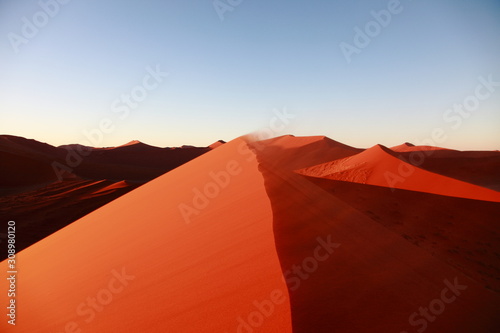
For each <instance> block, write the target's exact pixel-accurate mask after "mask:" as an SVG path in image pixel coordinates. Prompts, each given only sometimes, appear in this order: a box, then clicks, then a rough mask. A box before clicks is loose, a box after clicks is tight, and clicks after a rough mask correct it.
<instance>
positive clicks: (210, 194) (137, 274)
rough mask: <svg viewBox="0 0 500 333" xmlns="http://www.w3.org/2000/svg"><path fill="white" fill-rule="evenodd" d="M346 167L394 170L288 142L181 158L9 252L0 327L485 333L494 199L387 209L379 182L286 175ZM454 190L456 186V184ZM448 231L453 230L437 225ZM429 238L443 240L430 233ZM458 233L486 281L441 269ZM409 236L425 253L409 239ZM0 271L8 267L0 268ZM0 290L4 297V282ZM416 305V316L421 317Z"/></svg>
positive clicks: (492, 314) (330, 148) (377, 157)
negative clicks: (11, 309)
mask: <svg viewBox="0 0 500 333" xmlns="http://www.w3.org/2000/svg"><path fill="white" fill-rule="evenodd" d="M357 152H358V154H356V153H357ZM297 153H300V154H298V155H295V158H294V154H297ZM346 156H352V157H351V161H354V163H353V164H352V166H353V167H354V168H358V170H360V171H361V170H363V169H360V165H361V166H363V165H364V166H365V168H366V167H368V171H370V172H369V174H368V175H367V176H366V178H367V179H374V180H377V179H378V178H377V177H374V178H370V176H371V175H372V174H375V173H376V172H379V173H380V170H379V169H377V166H376V164H377V163H380V164H382V165H383V166H385V167H388V168H391V167H393V164H394V163H400V162H401V161H400V160H398V159H397V158H396V157H394V156H393V155H391V154H390V153H389V152H387V151H386V150H385V149H383V148H382V147H378V146H376V147H374V148H371V149H369V150H366V151H364V152H362V153H359V150H356V149H355V148H351V147H348V146H345V145H342V144H340V143H337V142H335V141H333V140H329V139H327V138H324V137H313V138H296V137H291V136H286V137H281V138H278V139H275V140H268V141H265V142H246V141H245V140H243V139H236V140H233V141H231V142H229V143H227V144H224V145H222V146H220V147H218V148H217V149H214V150H212V151H210V152H208V153H206V154H204V155H202V156H200V157H198V158H196V159H193V160H191V161H190V162H188V163H186V164H184V165H183V166H181V167H179V168H176V169H174V170H172V171H170V172H168V173H166V174H164V175H162V176H160V177H158V178H156V179H154V180H153V181H151V182H149V183H147V184H145V185H143V186H141V187H139V188H137V189H135V190H134V191H131V192H129V193H127V194H126V195H123V196H122V197H120V198H118V199H117V200H114V201H112V202H110V203H109V204H107V205H105V206H103V207H101V208H99V209H97V210H95V211H93V212H92V213H90V214H88V215H86V216H84V217H83V218H81V219H79V220H78V221H76V222H74V223H72V224H70V225H69V226H67V227H65V228H63V229H61V230H59V231H58V232H56V233H54V234H52V235H51V236H49V237H47V238H45V239H43V240H42V241H40V242H38V243H36V244H34V245H32V246H30V247H29V248H27V249H25V250H24V251H22V252H21V253H19V254H18V256H17V260H18V263H19V265H20V268H19V270H20V272H21V267H22V284H21V283H20V284H19V294H18V297H17V301H16V302H17V304H18V305H19V306H18V308H17V323H16V327H15V328H13V327H11V326H9V325H8V324H7V323H6V321H0V331H8V332H11V331H12V332H65V331H66V332H71V331H77V330H79V329H81V330H82V332H103V333H104V332H228V333H229V332H237V333H244V332H245V333H253V332H279V333H291V332H294V333H297V332H298V333H310V332H318V333H323V332H325V333H326V332H328V333H331V332H341V333H345V332H347V333H363V332H370V333H372V332H374V333H387V332H395V333H402V332H408V333H410V332H416V331H417V329H418V330H420V331H424V330H425V331H426V332H431V333H443V332H454V333H470V332H474V333H476V332H478V333H482V332H484V333H486V332H488V333H489V332H496V331H498V330H499V329H500V324H499V322H498V309H499V308H500V297H499V294H498V292H495V291H493V290H496V286H497V285H495V286H493V288H491V286H489V285H488V282H489V281H493V280H494V279H495V276H493V277H489V279H490V280H487V279H488V274H495V273H494V272H498V268H499V267H498V258H497V259H495V256H498V253H500V249H499V246H498V244H499V242H495V243H491V242H490V241H491V240H495V239H497V238H498V235H499V234H500V229H499V227H498V226H497V225H496V224H494V223H492V220H491V218H492V216H494V214H495V209H498V207H499V204H498V203H497V202H491V201H488V202H486V201H478V200H468V199H461V198H456V197H452V196H438V195H434V194H429V193H423V192H417V191H415V189H413V190H411V191H404V194H401V196H404V202H399V201H397V200H398V198H399V196H397V197H396V198H394V197H392V195H393V193H397V194H398V195H399V194H400V192H401V191H403V190H396V192H392V191H391V190H390V189H389V188H387V187H377V189H382V191H373V192H372V191H371V190H370V189H367V190H366V192H365V190H359V188H357V189H356V188H354V189H352V188H351V189H349V188H346V187H344V189H345V191H346V193H348V194H347V195H346V197H345V198H342V199H341V197H342V192H341V193H337V192H336V191H337V190H340V189H341V188H340V187H337V186H336V185H335V184H333V182H336V184H337V183H346V182H339V181H335V180H329V179H323V178H311V177H307V176H303V175H300V174H297V173H296V172H294V171H293V169H294V168H296V167H297V166H299V167H308V166H313V165H317V164H318V163H324V162H326V161H331V160H332V159H339V158H340V161H345V160H346V158H345V157H346ZM325 159H328V160H326V161H325ZM347 159H349V158H347ZM286 163H290V164H291V166H290V165H287V164H286ZM363 163H364V164H363ZM346 165H347V163H345V164H344V166H346ZM292 166H293V167H292ZM340 167H341V166H340V165H335V164H332V163H328V168H327V167H326V166H322V167H321V168H318V167H312V168H309V169H307V170H309V171H311V170H312V171H315V172H317V173H320V171H321V172H323V171H327V170H334V171H337V172H338V170H339V168H340ZM415 174H416V175H417V176H418V177H417V178H418V179H420V180H421V181H436V182H443V184H451V185H452V186H455V185H456V183H454V182H458V181H456V180H453V179H450V178H446V177H444V176H441V175H437V174H432V173H430V172H428V171H425V170H419V171H415ZM354 178H355V177H354ZM443 178H444V179H445V180H443ZM355 179H356V178H355ZM450 182H451V183H450ZM417 183H418V182H415V183H411V182H410V184H411V185H412V187H417ZM458 183H459V184H460V186H459V185H456V189H457V190H458V191H460V190H462V189H463V188H462V187H461V186H465V185H462V182H458ZM350 184H351V185H353V186H364V187H369V185H364V184H357V183H350ZM95 185H97V184H87V187H92V186H95ZM110 185H111V184H110ZM466 185H467V186H469V185H470V184H466ZM470 186H472V185H470ZM80 188H86V187H82V186H80ZM371 188H375V186H372V187H371ZM470 188H473V189H476V187H474V186H472V187H469V189H470ZM358 190H359V191H358ZM441 190H443V189H441ZM360 191H361V192H360ZM401 193H402V192H401ZM478 193H479V194H478ZM478 193H476V194H477V195H484V196H487V195H486V194H485V193H489V192H480V191H479V190H478ZM379 196H381V197H380V198H379ZM422 196H427V198H431V197H432V196H434V197H437V198H442V200H441V199H437V200H441V201H436V202H438V204H439V202H441V203H445V206H444V207H445V208H446V210H448V212H449V210H450V209H452V206H453V205H455V204H461V205H462V207H461V209H463V210H464V211H468V212H469V209H480V208H484V209H486V210H487V211H485V212H482V213H481V214H483V215H481V214H480V215H478V217H479V218H480V217H487V218H489V219H490V220H488V221H476V220H473V221H467V220H466V219H464V218H461V219H458V220H455V219H453V218H452V217H449V218H448V219H447V220H445V221H437V220H436V219H437V218H439V215H437V216H434V212H433V211H432V210H429V213H428V214H426V215H425V216H426V218H428V219H429V220H427V221H424V222H423V223H422V222H420V221H419V219H418V218H416V217H414V216H413V215H412V213H411V212H409V210H411V209H419V206H415V203H411V202H410V203H408V202H406V201H412V200H417V199H418V198H421V199H418V200H420V202H422V201H424V202H425V203H426V204H427V205H432V201H430V202H429V200H430V199H429V200H428V199H427V198H423V197H422ZM422 198H423V199H422ZM363 202H365V204H364V205H363ZM471 202H472V204H471ZM474 202H477V203H474ZM396 204H399V205H405V206H404V207H400V209H401V210H403V209H404V210H405V211H404V212H403V211H401V212H400V214H406V216H405V218H404V219H402V220H401V222H402V223H404V225H403V226H400V225H398V224H397V222H398V221H400V219H399V218H398V217H397V216H393V215H392V214H391V210H389V209H388V208H387V205H391V206H393V210H395V211H396V212H397V211H399V209H398V208H397V205H396ZM428 207H429V206H428ZM486 207H488V208H486ZM429 209H430V208H429ZM435 209H439V207H437V208H435ZM369 211H370V212H371V213H369ZM460 212H461V211H458V213H460ZM396 215H397V214H396ZM468 216H470V217H474V214H473V212H469V215H468ZM376 217H378V218H376ZM455 221H457V222H458V223H460V225H451V226H450V225H447V223H453V222H455ZM465 223H472V224H474V223H475V224H477V225H476V226H464V225H463V224H465ZM436 230H437V232H438V235H434V232H435V231H436ZM441 231H443V232H444V236H449V237H448V239H444V238H439V237H438V236H439V235H440V234H439V232H441ZM447 232H449V233H456V235H455V234H453V235H448V234H446V233H447ZM469 232H471V233H472V232H474V233H475V234H473V235H472V238H471V239H473V240H474V241H481V240H483V239H485V241H487V242H490V245H487V244H484V246H486V247H487V248H486V249H483V248H481V247H479V248H477V247H475V246H474V245H468V246H465V247H463V248H462V247H460V248H459V249H458V250H459V251H463V250H476V249H481V250H483V252H481V253H478V254H474V256H475V257H474V259H480V260H482V263H483V264H484V265H490V266H491V265H492V267H489V268H488V269H487V271H486V274H482V273H481V272H477V269H478V267H479V266H480V263H478V262H474V263H471V262H468V261H467V260H462V261H460V260H459V261H455V262H449V261H448V259H453V255H454V254H453V253H448V252H447V249H449V248H450V246H455V245H456V244H459V241H460V240H461V239H462V238H464V237H467V234H468V233H469ZM420 234H421V235H424V236H425V237H426V238H422V239H423V240H425V241H427V240H428V242H429V244H427V243H426V242H424V241H422V242H424V243H425V244H422V243H417V242H415V239H414V238H413V237H415V236H416V237H418V235H420ZM488 234H489V236H487V235H488ZM405 235H407V236H410V237H409V238H408V237H405ZM433 235H434V236H433ZM434 243H435V244H434ZM432 245H435V248H433V247H432ZM433 249H434V250H435V251H436V253H433ZM484 250H486V252H484ZM447 253H448V254H447ZM459 253H460V252H459ZM461 265H463V266H465V267H461ZM494 266H496V267H494ZM0 269H2V270H4V271H7V262H6V261H3V262H2V263H0ZM483 277H484V278H485V279H486V280H483V279H482V278H483ZM0 289H3V290H7V289H8V286H7V280H5V279H3V280H1V281H0ZM423 307H426V308H430V309H431V310H426V311H427V314H426V315H423V314H422V312H421V311H423V310H422V308H423ZM429 311H432V312H429ZM418 312H420V314H418ZM27 317H29V320H26V319H25V318H27ZM412 318H413V319H412ZM424 325H425V328H424Z"/></svg>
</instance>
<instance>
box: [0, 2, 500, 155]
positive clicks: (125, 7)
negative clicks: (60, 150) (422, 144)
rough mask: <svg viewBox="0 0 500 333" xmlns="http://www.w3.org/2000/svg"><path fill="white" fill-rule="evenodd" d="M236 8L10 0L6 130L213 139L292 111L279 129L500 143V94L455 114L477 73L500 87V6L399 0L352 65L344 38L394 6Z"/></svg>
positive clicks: (488, 145) (5, 22) (0, 116)
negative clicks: (128, 103) (152, 74)
mask: <svg viewBox="0 0 500 333" xmlns="http://www.w3.org/2000/svg"><path fill="white" fill-rule="evenodd" d="M55 1H56V0H41V3H48V4H50V3H54V2H55ZM61 1H62V0H61ZM229 1H230V2H228V0H221V1H220V2H219V3H222V4H226V6H230V5H229V3H232V4H235V5H236V6H231V9H232V11H226V12H224V13H223V14H222V16H223V18H224V20H221V19H220V17H219V15H218V13H217V10H216V9H215V7H214V5H213V2H212V1H211V0H169V1H159V0H156V1H155V0H151V1H138V0H137V1H131V0H122V1H118V0H115V1H97V0H72V1H69V2H68V3H67V4H59V8H58V9H57V10H55V9H54V7H53V5H47V6H48V7H47V8H50V9H49V10H48V11H50V10H52V11H54V13H49V14H52V16H53V17H50V16H49V15H48V14H46V13H45V12H43V10H44V9H43V8H42V7H41V5H40V3H39V1H32V0H25V1H7V0H0V133H2V134H12V135H19V136H24V137H28V138H34V139H37V140H40V141H44V142H48V143H50V144H53V145H60V144H66V143H77V142H79V143H83V142H85V136H84V135H83V134H82V132H83V131H84V130H87V131H88V130H92V129H95V128H97V126H98V124H99V122H100V121H101V119H104V118H108V119H110V121H111V125H112V126H113V130H112V131H109V133H104V134H103V137H102V140H101V141H100V146H114V145H119V144H122V143H125V142H128V141H130V140H133V139H138V140H141V141H143V142H146V143H149V144H153V145H158V146H176V145H182V144H194V145H208V144H210V143H212V142H213V141H216V140H217V139H224V140H230V139H233V138H235V137H237V136H239V135H242V134H245V133H248V132H252V131H254V130H258V129H259V128H264V127H266V126H268V125H269V122H270V120H271V118H272V117H273V110H275V109H278V110H283V109H284V108H286V110H288V112H289V113H292V114H293V115H295V118H294V119H293V120H292V121H291V122H290V124H289V125H288V126H287V128H286V129H285V130H284V131H282V132H279V133H276V134H278V135H281V134H286V133H293V134H295V135H327V136H329V137H331V138H333V139H335V140H338V141H341V142H344V143H346V144H350V145H354V146H358V147H369V146H372V145H374V144H376V143H381V144H385V145H388V146H391V145H397V144H399V143H402V142H405V141H411V142H415V141H418V140H425V139H427V138H430V135H431V132H432V130H433V129H434V128H442V129H443V131H444V133H445V135H446V137H447V138H446V140H442V142H441V143H440V145H441V146H445V147H450V148H457V149H500V130H499V128H500V87H494V88H493V90H494V91H493V92H490V93H489V96H487V98H483V100H481V101H480V103H479V105H477V106H475V107H474V109H473V111H471V112H469V113H470V116H469V117H468V118H464V117H463V116H460V115H459V114H458V113H455V112H453V113H449V114H448V117H455V118H454V120H453V121H452V120H451V119H449V120H448V121H445V120H444V119H443V115H444V114H445V112H446V110H447V109H449V108H451V107H453V105H454V104H456V103H463V102H464V100H465V99H466V98H467V97H470V96H473V95H474V93H475V90H476V87H477V86H478V85H479V84H480V82H479V81H478V78H479V77H481V76H483V77H484V78H485V79H487V78H488V76H489V75H491V76H492V79H493V81H496V82H500V38H499V36H500V20H499V17H500V1H488V0H484V1H469V0H443V1H433V0H413V1H411V0H401V1H400V5H399V7H397V11H398V13H393V14H391V20H390V22H389V23H388V24H385V25H386V26H385V27H382V26H381V25H380V24H379V26H378V27H379V28H380V29H379V30H380V31H376V30H372V32H371V33H372V35H373V37H371V41H370V43H369V44H368V45H367V46H366V47H364V48H358V50H359V52H358V53H357V54H352V57H351V59H350V60H351V61H350V63H348V61H346V58H345V57H344V54H343V52H342V49H341V47H340V45H341V43H342V42H344V43H348V44H350V45H353V46H356V44H355V43H354V41H353V40H354V37H355V30H354V29H355V27H359V28H360V29H361V30H365V28H366V27H367V24H368V26H369V27H370V26H371V28H372V29H377V26H376V25H373V24H371V25H370V24H369V22H370V21H373V20H374V17H373V16H372V14H371V12H372V11H376V12H379V11H380V10H387V8H388V7H389V6H390V4H391V3H392V2H391V1H385V0H384V1H379V0H377V1H374V0H370V1H352V0H338V1H327V0H322V1H320V0H309V1H305V0H303V1H285V0H273V1H265V0H243V1H238V0H229ZM238 3H239V4H238ZM45 11H47V9H46V10H45ZM23 17H25V19H24V20H23ZM26 22H29V24H38V25H39V26H40V27H39V28H37V29H38V32H37V33H36V34H35V35H34V36H31V35H30V33H32V34H33V31H30V30H29V28H26V27H24V28H23V26H26ZM35 27H36V25H35ZM13 36H17V37H13ZM26 37H28V38H26ZM20 38H25V39H23V42H19V41H20V40H21V39H20ZM13 41H15V42H13ZM344 45H345V44H344ZM15 49H17V51H18V52H16V51H15ZM156 65H159V66H160V69H161V70H162V71H164V72H168V73H169V74H168V76H167V77H166V78H164V79H163V82H161V83H160V84H159V85H158V87H156V88H155V89H152V90H150V91H148V92H147V97H146V98H145V99H144V100H142V101H141V102H140V103H138V106H137V107H136V108H135V109H130V113H129V115H128V116H127V117H125V119H120V118H119V115H120V113H115V112H113V106H112V105H113V102H114V101H115V100H116V99H117V98H118V99H119V98H120V96H121V95H122V94H130V92H131V90H132V89H133V88H134V87H137V86H141V85H142V81H143V77H144V76H145V75H146V74H147V71H146V68H147V67H148V66H150V67H151V68H153V69H154V68H155V67H156ZM148 82H149V83H150V85H151V84H153V81H148ZM481 89H482V90H481V92H483V93H484V92H485V91H487V90H484V89H483V88H481ZM483 95H484V94H483ZM469 101H471V99H470V98H469ZM120 103H121V102H120ZM123 105H124V104H116V105H115V107H117V106H122V107H123ZM456 117H460V118H461V119H460V120H457V118H456ZM459 122H460V124H459ZM452 126H454V127H455V128H453V127H452Z"/></svg>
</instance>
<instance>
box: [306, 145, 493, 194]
mask: <svg viewBox="0 0 500 333" xmlns="http://www.w3.org/2000/svg"><path fill="white" fill-rule="evenodd" d="M298 172H299V173H300V174H303V175H306V176H312V177H319V178H326V179H334V180H343V181H350V182H355V183H361V184H369V185H378V186H385V187H390V188H398V189H405V190H412V191H419V192H427V193H434V194H440V195H447V196H453V197H461V198H470V199H477V200H487V201H495V202H500V192H497V191H493V190H490V189H486V188H483V187H480V186H476V185H473V184H470V183H466V182H463V181H459V180H456V179H453V178H449V177H445V176H442V175H438V174H435V173H432V172H429V171H426V170H423V169H421V168H418V167H416V166H413V165H411V164H408V163H406V162H404V161H402V160H400V159H398V158H397V157H395V156H393V152H392V151H391V150H389V149H388V148H386V147H384V146H381V145H375V146H373V147H372V148H370V149H367V150H365V151H363V152H362V153H359V154H357V155H354V156H350V157H347V158H343V159H339V160H335V161H331V162H327V163H323V164H320V165H316V166H313V167H309V168H305V169H302V170H300V171H298Z"/></svg>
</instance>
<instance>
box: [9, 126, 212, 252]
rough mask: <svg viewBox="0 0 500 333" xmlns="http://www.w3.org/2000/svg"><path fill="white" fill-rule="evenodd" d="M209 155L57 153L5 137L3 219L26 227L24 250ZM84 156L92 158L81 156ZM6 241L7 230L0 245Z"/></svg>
mask: <svg viewBox="0 0 500 333" xmlns="http://www.w3.org/2000/svg"><path fill="white" fill-rule="evenodd" d="M210 150H212V148H209V147H201V148H199V147H192V148H158V147H153V146H150V145H146V144H143V143H141V142H139V141H132V142H129V143H128V144H126V145H123V146H119V147H111V148H92V147H85V146H82V145H78V144H73V145H65V146H61V147H53V146H50V145H48V144H44V143H40V142H37V141H35V140H28V139H25V138H21V137H16V136H10V135H0V205H1V206H0V219H2V220H5V221H8V220H10V219H12V218H13V217H15V218H17V219H19V220H20V221H22V224H21V225H19V226H18V228H19V230H20V231H22V235H23V236H22V237H19V238H18V240H17V248H18V250H21V249H24V248H26V247H28V246H29V245H31V244H33V243H35V242H37V241H39V240H40V239H42V238H44V237H46V236H48V235H50V234H51V233H52V232H55V231H57V230H59V229H60V228H62V227H64V226H66V225H68V224H69V223H71V222H74V221H75V220H76V219H78V218H80V217H82V216H84V215H85V214H88V213H90V212H91V211H93V210H95V209H97V208H98V207H100V206H102V205H105V204H107V203H108V202H110V201H112V200H114V199H116V198H118V197H119V196H121V195H123V194H125V193H126V192H128V191H130V190H132V189H134V188H136V187H137V186H139V185H141V184H143V183H145V182H147V181H150V180H152V179H154V178H156V177H157V176H159V175H162V174H163V173H165V172H167V171H169V170H172V169H174V168H176V167H178V166H180V165H182V164H183V163H185V162H187V161H189V160H191V159H193V158H195V157H197V156H200V155H202V154H204V153H206V152H208V151H210ZM82 151H83V152H90V155H88V154H86V155H82V154H81V152H82ZM68 160H69V161H70V162H71V163H69V162H68ZM75 161H77V162H78V163H76V165H75V164H73V163H75ZM54 163H57V165H58V168H57V170H55V169H54V168H53V165H54ZM60 170H64V171H62V172H61V174H62V179H63V181H62V182H61V181H60V179H59V177H58V174H57V173H58V172H60ZM2 235H3V230H2V231H0V240H1V236H2ZM3 245H4V244H2V247H1V249H4V246H3ZM5 250H6V249H5ZM6 256H7V252H6V251H1V253H0V259H3V258H5V257H6Z"/></svg>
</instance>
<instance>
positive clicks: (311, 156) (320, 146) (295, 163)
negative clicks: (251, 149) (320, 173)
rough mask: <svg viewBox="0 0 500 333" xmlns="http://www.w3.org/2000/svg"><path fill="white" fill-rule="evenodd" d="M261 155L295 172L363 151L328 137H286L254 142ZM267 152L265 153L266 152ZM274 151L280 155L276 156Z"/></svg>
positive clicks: (274, 163) (275, 164) (276, 164)
mask: <svg viewBox="0 0 500 333" xmlns="http://www.w3.org/2000/svg"><path fill="white" fill-rule="evenodd" d="M254 146H255V149H256V150H257V151H259V152H260V153H261V154H264V153H265V154H266V155H269V156H273V158H272V159H270V160H271V161H272V163H273V165H274V166H277V167H280V168H285V169H288V170H295V169H300V168H305V167H308V166H312V165H316V164H319V163H324V162H327V161H331V160H334V159H339V158H343V157H347V156H351V155H354V154H357V153H359V152H361V151H362V149H358V148H353V147H350V146H347V145H345V144H343V143H340V142H337V141H334V140H332V139H330V138H328V137H326V136H310V137H296V136H293V135H284V136H280V137H277V138H273V139H268V140H264V141H259V142H254ZM264 150H265V151H264ZM274 150H276V151H279V152H280V153H279V154H274Z"/></svg>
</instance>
